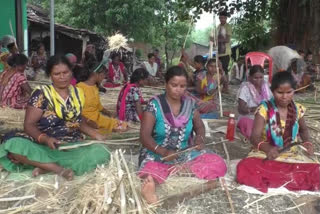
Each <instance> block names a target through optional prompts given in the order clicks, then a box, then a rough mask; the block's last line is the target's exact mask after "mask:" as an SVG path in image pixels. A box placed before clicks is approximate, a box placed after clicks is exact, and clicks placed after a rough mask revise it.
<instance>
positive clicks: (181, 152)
mask: <svg viewBox="0 0 320 214" xmlns="http://www.w3.org/2000/svg"><path fill="white" fill-rule="evenodd" d="M225 141H227V140H222V141H219V142H212V143H208V144H205V146H209V145H215V144H218V143H223V142H225ZM196 148H198V145H197V146H193V147H190V148H187V149H185V150H182V151H178V152H176V153H174V154H171V155H168V156H165V157H162V158H161V159H160V160H161V161H163V160H164V159H166V158H170V157H172V156H174V155H179V154H183V153H185V152H189V151H192V150H194V149H196Z"/></svg>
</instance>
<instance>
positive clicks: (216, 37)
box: [209, 14, 223, 117]
mask: <svg viewBox="0 0 320 214" xmlns="http://www.w3.org/2000/svg"><path fill="white" fill-rule="evenodd" d="M213 21H214V24H215V27H214V30H212V31H211V36H213V35H212V34H213V33H214V38H215V39H214V41H215V47H216V71H217V78H218V95H219V106H220V117H223V109H222V97H221V90H220V87H221V86H220V72H219V54H218V52H219V46H218V33H217V29H216V28H217V26H216V15H215V14H213ZM210 46H211V48H212V46H213V42H211V41H210ZM209 57H210V58H212V50H211V53H210V55H209ZM210 58H209V59H210Z"/></svg>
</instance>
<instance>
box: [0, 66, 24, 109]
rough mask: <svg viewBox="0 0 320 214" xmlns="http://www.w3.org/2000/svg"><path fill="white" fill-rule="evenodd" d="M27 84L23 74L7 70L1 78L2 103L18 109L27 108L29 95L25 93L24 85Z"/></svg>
mask: <svg viewBox="0 0 320 214" xmlns="http://www.w3.org/2000/svg"><path fill="white" fill-rule="evenodd" d="M26 83H27V79H26V77H25V76H24V74H23V73H20V72H16V71H14V70H11V69H9V70H6V71H4V72H3V73H2V74H1V76H0V103H1V105H2V106H8V107H11V108H16V109H23V108H26V106H27V102H28V98H29V97H28V95H27V94H25V93H24V91H23V89H22V85H23V84H26Z"/></svg>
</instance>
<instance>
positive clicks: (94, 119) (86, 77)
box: [77, 61, 127, 133]
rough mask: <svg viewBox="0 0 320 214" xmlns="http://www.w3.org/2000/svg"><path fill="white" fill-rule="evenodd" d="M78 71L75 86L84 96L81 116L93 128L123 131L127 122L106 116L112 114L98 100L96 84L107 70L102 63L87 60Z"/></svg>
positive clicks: (105, 131)
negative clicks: (78, 81) (81, 90)
mask: <svg viewBox="0 0 320 214" xmlns="http://www.w3.org/2000/svg"><path fill="white" fill-rule="evenodd" d="M80 72H81V74H79V76H80V80H81V82H80V83H78V84H77V87H78V88H81V89H83V91H84V96H85V104H84V107H83V110H82V116H83V117H84V118H86V120H87V122H88V123H89V124H90V125H91V126H92V127H93V128H96V129H100V131H101V132H102V133H111V132H112V131H125V130H126V129H127V123H125V122H122V121H120V120H117V119H114V118H111V117H108V116H112V114H111V113H110V112H109V111H108V110H107V109H106V108H104V107H103V106H102V105H101V102H100V96H99V88H98V87H97V85H100V84H101V82H102V81H103V80H104V79H105V77H106V72H107V70H106V68H105V67H104V65H103V64H101V63H100V64H99V63H97V62H96V61H91V62H90V61H88V62H87V64H86V65H85V67H84V69H82V70H80ZM105 115H108V116H105Z"/></svg>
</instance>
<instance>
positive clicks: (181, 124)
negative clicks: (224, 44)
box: [139, 66, 226, 203]
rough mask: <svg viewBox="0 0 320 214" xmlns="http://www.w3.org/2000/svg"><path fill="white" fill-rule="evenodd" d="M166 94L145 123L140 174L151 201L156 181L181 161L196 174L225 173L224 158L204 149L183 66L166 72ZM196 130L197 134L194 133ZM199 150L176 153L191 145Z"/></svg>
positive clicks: (152, 107) (201, 127) (209, 176)
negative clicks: (187, 92) (187, 90)
mask: <svg viewBox="0 0 320 214" xmlns="http://www.w3.org/2000/svg"><path fill="white" fill-rule="evenodd" d="M165 81H166V93H164V94H161V95H158V96H155V97H153V98H152V99H151V100H150V101H149V103H148V105H147V108H146V111H145V112H144V115H143V120H142V124H141V131H140V139H141V143H142V145H143V149H142V150H141V152H140V157H139V164H140V172H139V176H140V177H142V178H143V179H144V182H143V185H142V195H143V197H144V198H145V199H146V201H147V202H148V203H154V202H156V201H157V200H158V199H157V196H156V194H155V186H156V184H161V183H163V182H164V181H165V180H166V178H167V177H168V176H169V175H170V174H171V173H174V172H176V171H177V168H175V167H176V166H177V165H178V164H179V165H180V166H182V168H183V169H184V170H187V171H190V172H192V173H193V174H194V175H195V176H196V177H198V178H201V179H206V180H213V179H216V178H217V177H220V176H224V174H225V173H226V165H225V163H224V160H223V159H222V158H221V157H220V156H218V155H216V154H214V153H210V152H208V151H206V150H204V149H203V148H204V138H205V137H204V136H205V135H204V134H205V129H204V125H203V123H202V121H201V119H200V114H199V112H198V111H197V110H196V109H195V101H194V100H193V99H191V98H190V97H189V96H184V94H185V91H186V89H187V81H188V74H187V73H186V71H185V70H184V69H183V68H181V67H179V66H174V67H171V68H169V70H168V71H167V73H166V75H165ZM193 132H195V134H196V136H193ZM192 146H197V147H196V149H194V150H190V151H186V152H183V153H181V154H179V155H178V154H176V152H178V151H181V150H185V149H187V148H188V147H192Z"/></svg>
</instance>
